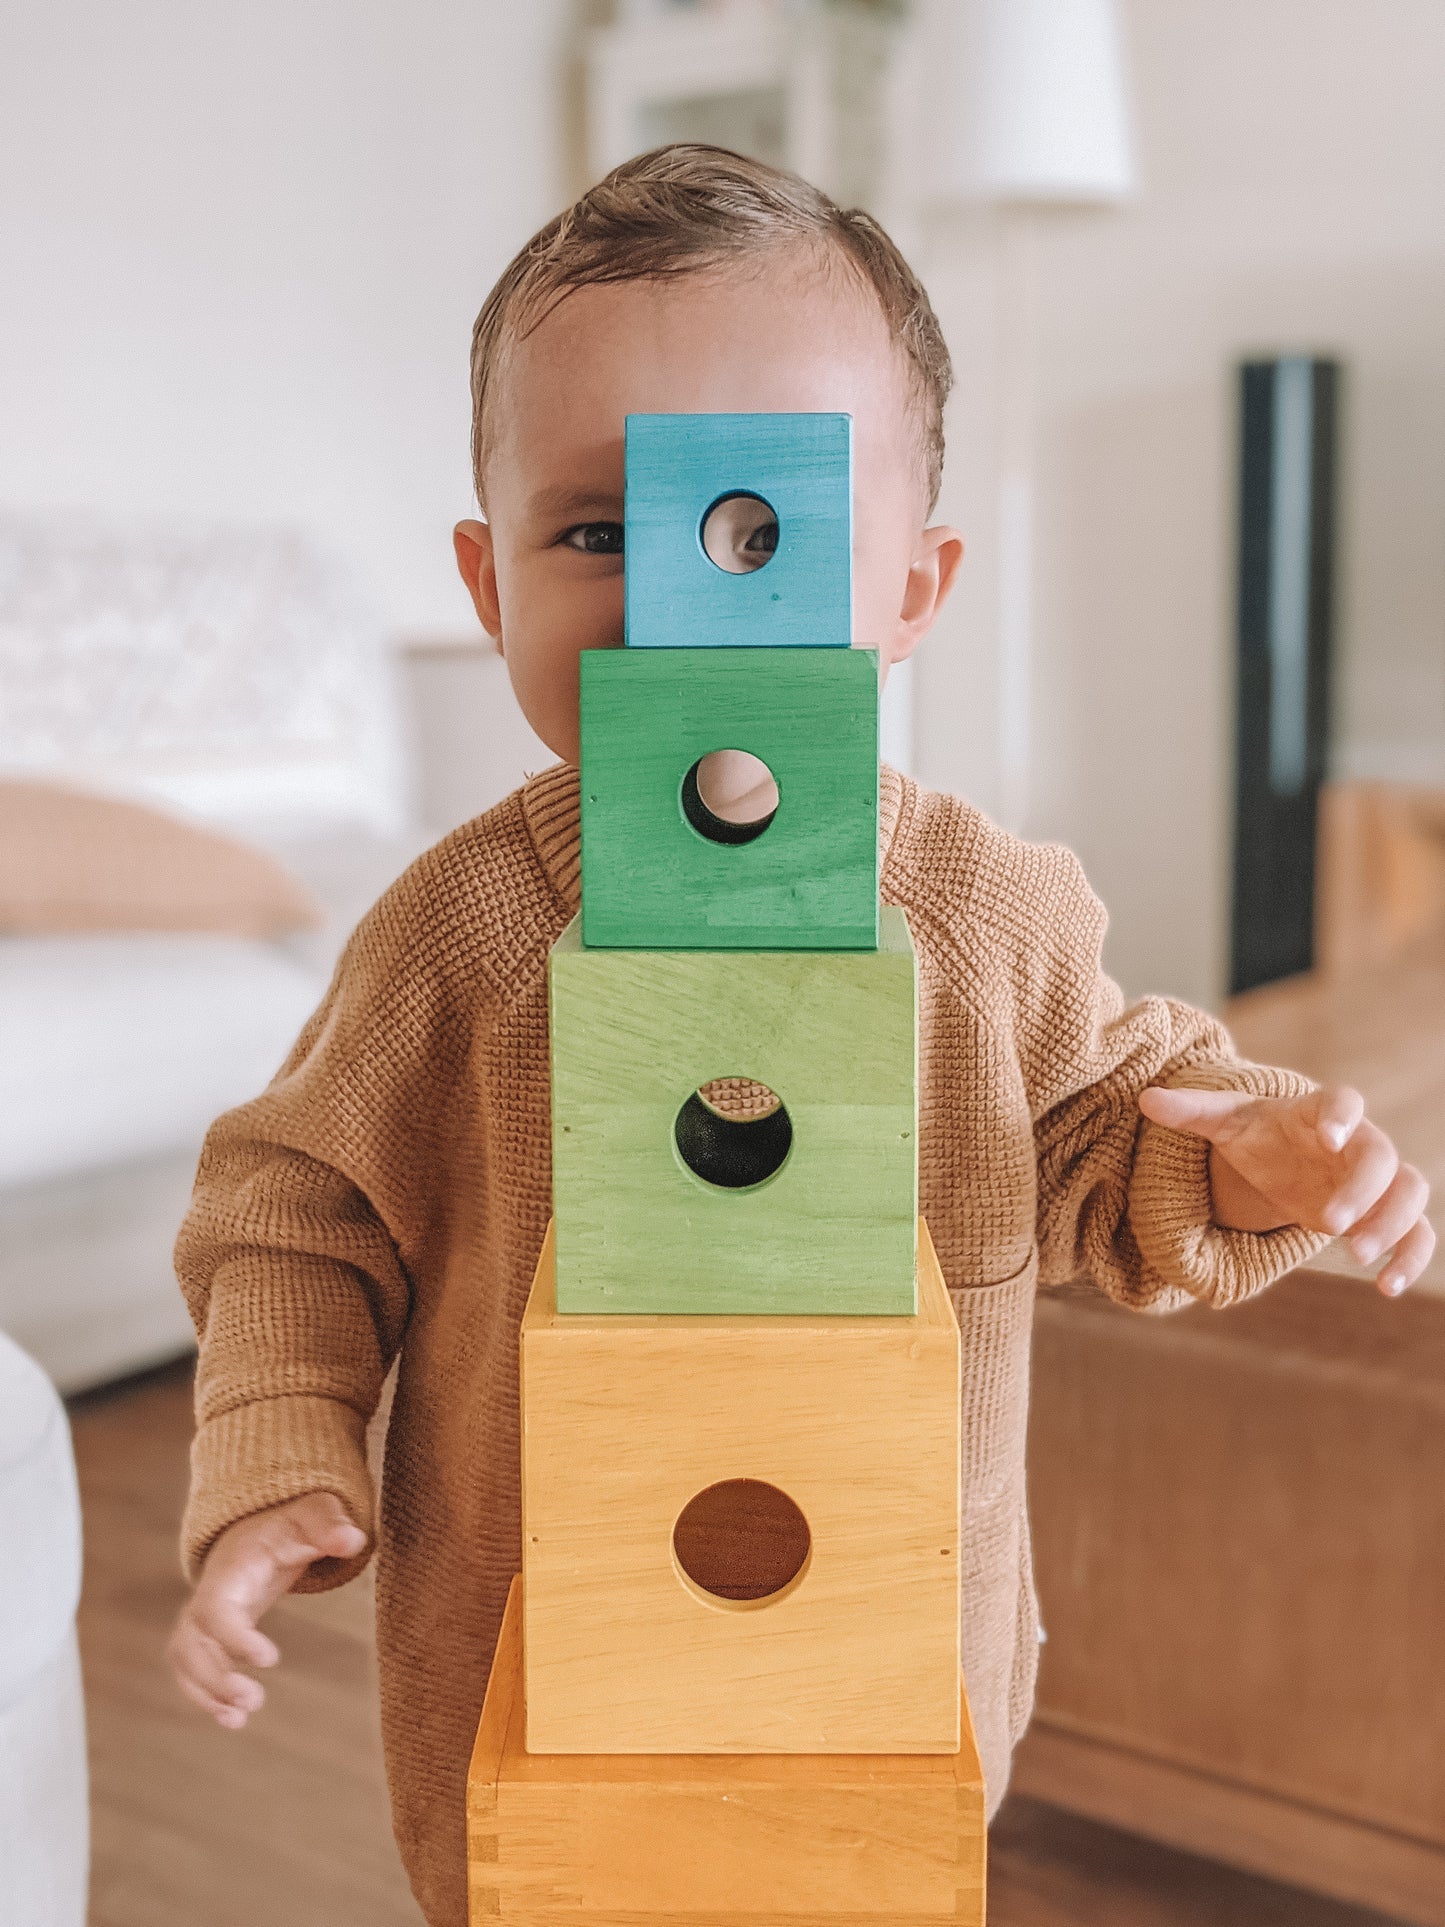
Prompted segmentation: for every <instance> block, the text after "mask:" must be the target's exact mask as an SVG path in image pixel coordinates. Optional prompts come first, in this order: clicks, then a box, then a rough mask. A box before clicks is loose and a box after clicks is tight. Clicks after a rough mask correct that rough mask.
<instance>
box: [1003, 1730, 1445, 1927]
mask: <svg viewBox="0 0 1445 1927" xmlns="http://www.w3.org/2000/svg"><path fill="white" fill-rule="evenodd" d="M1012 1784H1013V1786H1014V1787H1015V1788H1016V1789H1017V1790H1018V1791H1019V1792H1020V1793H1022V1794H1024V1795H1026V1796H1029V1795H1031V1796H1033V1797H1035V1798H1037V1799H1040V1800H1044V1801H1048V1802H1050V1803H1052V1804H1055V1805H1058V1806H1063V1807H1067V1808H1070V1809H1071V1810H1073V1811H1074V1812H1077V1813H1081V1814H1084V1815H1086V1816H1087V1817H1089V1818H1090V1819H1093V1820H1098V1821H1104V1822H1106V1823H1107V1824H1110V1825H1113V1826H1118V1827H1123V1828H1126V1829H1128V1830H1130V1831H1136V1832H1143V1833H1147V1834H1150V1835H1152V1836H1153V1837H1154V1838H1155V1839H1157V1840H1162V1841H1165V1842H1167V1843H1168V1844H1169V1845H1171V1846H1174V1847H1181V1848H1184V1849H1186V1850H1188V1851H1190V1852H1193V1853H1199V1854H1207V1855H1210V1856H1212V1857H1214V1858H1216V1859H1223V1860H1227V1861H1229V1862H1230V1863H1231V1864H1232V1865H1234V1866H1236V1867H1241V1868H1246V1869H1248V1870H1250V1871H1252V1872H1254V1873H1257V1874H1263V1875H1266V1876H1268V1877H1270V1878H1272V1879H1275V1880H1280V1881H1286V1882H1288V1883H1290V1884H1292V1885H1294V1886H1298V1887H1307V1888H1315V1889H1318V1890H1320V1891H1323V1892H1324V1893H1327V1894H1330V1895H1332V1896H1334V1897H1336V1898H1337V1899H1339V1900H1342V1901H1349V1902H1357V1903H1359V1904H1361V1905H1364V1906H1368V1907H1372V1908H1380V1909H1382V1910H1386V1911H1387V1912H1388V1913H1389V1915H1390V1917H1391V1918H1392V1919H1398V1920H1402V1921H1409V1922H1411V1923H1416V1924H1417V1927H1442V1923H1445V1849H1442V1848H1440V1847H1438V1846H1432V1845H1431V1844H1430V1843H1429V1842H1428V1841H1423V1840H1414V1839H1411V1838H1410V1837H1409V1836H1408V1835H1405V1834H1399V1833H1390V1832H1386V1831H1384V1830H1382V1829H1380V1828H1378V1827H1370V1826H1361V1825H1360V1824H1359V1823H1358V1822H1357V1821H1352V1820H1349V1819H1347V1818H1345V1817H1344V1816H1342V1815H1340V1814H1336V1813H1328V1812H1323V1811H1321V1810H1320V1809H1319V1808H1317V1807H1312V1806H1309V1805H1305V1804H1302V1803H1300V1802H1298V1801H1294V1800H1282V1799H1278V1798H1275V1797H1274V1796H1272V1795H1270V1794H1269V1793H1265V1792H1261V1791H1259V1790H1257V1789H1255V1788H1252V1787H1244V1786H1235V1785H1231V1784H1230V1783H1229V1781H1227V1780H1221V1779H1218V1778H1216V1777H1215V1776H1214V1775H1213V1774H1209V1773H1200V1772H1196V1771H1192V1770H1191V1769H1190V1768H1188V1767H1183V1766H1178V1765H1175V1764H1173V1763H1171V1762H1170V1761H1167V1760H1158V1759H1150V1758H1149V1757H1148V1756H1147V1755H1145V1754H1139V1753H1133V1752H1130V1751H1129V1750H1128V1749H1127V1748H1125V1747H1118V1746H1111V1745H1108V1744H1106V1743H1101V1742H1099V1741H1097V1740H1093V1739H1090V1738H1088V1737H1085V1736H1082V1735H1079V1734H1075V1733H1070V1732H1069V1731H1067V1730H1066V1729H1063V1728H1060V1727H1056V1726H1054V1725H1052V1724H1050V1723H1049V1722H1048V1721H1036V1722H1035V1724H1034V1725H1033V1727H1032V1728H1031V1729H1030V1730H1029V1732H1028V1734H1027V1735H1026V1736H1025V1738H1024V1740H1023V1743H1022V1745H1021V1746H1020V1747H1019V1750H1018V1753H1017V1754H1016V1755H1015V1760H1014V1775H1013V1781H1012ZM1221 1918H1222V1916H1221ZM1238 1918H1239V1919H1241V1920H1243V1919H1248V1920H1250V1921H1253V1920H1255V1919H1257V1918H1258V1915H1257V1914H1256V1913H1254V1912H1251V1913H1249V1914H1244V1913H1241V1914H1240V1915H1239V1916H1238Z"/></svg>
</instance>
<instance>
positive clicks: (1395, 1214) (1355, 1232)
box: [1350, 1164, 1430, 1265]
mask: <svg viewBox="0 0 1445 1927" xmlns="http://www.w3.org/2000/svg"><path fill="white" fill-rule="evenodd" d="M1429 1196H1430V1187H1429V1185H1428V1184H1426V1182H1425V1180H1424V1178H1423V1177H1421V1175H1420V1173H1419V1172H1418V1171H1417V1170H1416V1169H1415V1167H1414V1165H1413V1164H1402V1165H1401V1166H1400V1168H1399V1170H1398V1171H1396V1173H1395V1175H1394V1177H1393V1178H1392V1179H1391V1180H1390V1182H1389V1184H1388V1185H1386V1187H1385V1190H1384V1193H1383V1194H1382V1196H1381V1197H1380V1198H1379V1199H1378V1200H1377V1202H1376V1203H1375V1204H1373V1205H1371V1207H1370V1209H1369V1210H1368V1211H1367V1212H1366V1213H1365V1215H1364V1216H1363V1217H1362V1218H1361V1219H1359V1220H1358V1222H1357V1223H1356V1224H1355V1226H1354V1228H1353V1229H1352V1230H1351V1232H1350V1249H1351V1251H1353V1252H1354V1254H1355V1256H1356V1258H1358V1259H1359V1261H1360V1263H1361V1264H1362V1265H1371V1264H1373V1263H1374V1262H1375V1260H1376V1258H1378V1257H1379V1256H1380V1254H1381V1253H1382V1252H1385V1251H1388V1250H1389V1249H1390V1247H1391V1245H1394V1244H1398V1243H1399V1241H1400V1240H1401V1238H1403V1237H1404V1235H1405V1233H1406V1232H1407V1231H1408V1230H1409V1229H1410V1227H1411V1225H1413V1224H1414V1222H1415V1220H1416V1219H1417V1218H1418V1217H1419V1216H1420V1213H1421V1212H1422V1211H1423V1210H1424V1209H1425V1205H1426V1201H1427V1200H1428V1198H1429Z"/></svg>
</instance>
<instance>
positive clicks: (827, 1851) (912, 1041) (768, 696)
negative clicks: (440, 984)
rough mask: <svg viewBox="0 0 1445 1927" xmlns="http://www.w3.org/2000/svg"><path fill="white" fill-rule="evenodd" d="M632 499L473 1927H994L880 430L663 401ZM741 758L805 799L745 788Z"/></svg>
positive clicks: (484, 1744) (602, 662)
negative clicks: (855, 492) (969, 1685)
mask: <svg viewBox="0 0 1445 1927" xmlns="http://www.w3.org/2000/svg"><path fill="white" fill-rule="evenodd" d="M625 515H626V522H625V549H626V645H625V647H623V648H621V649H606V650H590V651H587V652H585V653H584V654H583V656H582V658H581V741H582V756H581V797H582V912H581V916H580V917H579V918H578V919H577V920H576V921H575V922H574V923H573V924H572V925H571V926H570V927H569V928H568V929H567V930H566V931H565V932H564V933H563V935H562V937H561V938H560V939H559V940H558V942H557V944H556V947H555V949H554V951H553V953H552V960H551V1049H552V1107H553V1116H552V1133H553V1200H554V1212H555V1218H554V1223H553V1226H552V1228H551V1230H549V1232H548V1236H547V1242H546V1244H545V1246H544V1248H543V1251H542V1255H541V1258H540V1260H539V1263H538V1267H537V1276H536V1280H535V1283H534V1285H533V1289H532V1295H531V1299H530V1302H529V1305H528V1308H527V1312H526V1316H525V1318H524V1320H523V1325H522V1346H521V1369H522V1455H523V1456H522V1481H523V1573H522V1577H521V1579H520V1580H519V1581H518V1582H517V1584H516V1585H515V1586H514V1588H513V1593H512V1598H511V1600H510V1602H509V1605H508V1612H507V1620H506V1625H505V1627H504V1630H503V1634H502V1639H501V1643H500V1645H499V1648H498V1654H497V1660H496V1663H495V1665H494V1668H493V1674H492V1682H491V1685H490V1687H489V1690H488V1695H487V1702H486V1707H485V1710H484V1712H483V1716H482V1721H481V1726H480V1729H479V1732H478V1738H477V1746H476V1751H475V1754H474V1757H473V1761H472V1769H471V1776H470V1781H469V1793H468V1810H469V1828H470V1834H469V1848H470V1857H471V1893H472V1909H473V1918H474V1920H476V1921H480V1920H482V1919H484V1918H492V1917H495V1916H497V1915H499V1914H500V1915H501V1916H503V1917H507V1918H510V1919H512V1920H513V1921H516V1922H525V1923H528V1924H529V1927H530V1924H532V1923H535V1924H536V1927H542V1924H543V1923H547V1924H548V1927H550V1924H551V1923H560V1922H563V1921H567V1922H570V1923H574V1924H580V1923H582V1922H588V1923H599V1924H602V1927H623V1923H627V1924H628V1927H639V1923H643V1922H662V1921H671V1920H674V1919H675V1920H678V1921H684V1920H686V1921H691V1922H693V1923H695V1924H696V1923H701V1922H702V1921H704V1920H705V1921H706V1922H707V1923H709V1927H722V1923H726V1922H731V1921H734V1920H736V1921H738V1922H744V1921H746V1922H754V1923H756V1922H760V1921H762V1920H765V1919H766V1920H778V1919H783V1920H787V1921H788V1922H790V1923H792V1927H806V1923H808V1922H810V1921H816V1922H821V1921H823V1920H834V1919H837V1918H839V1917H842V1916H847V1917H848V1918H849V1919H851V1920H853V1921H854V1922H856V1923H858V1924H859V1927H863V1924H864V1923H867V1922H872V1921H878V1922H882V1921H888V1922H890V1923H899V1922H904V1921H914V1920H919V1921H923V1920H930V1921H940V1922H941V1921H945V1920H946V1921H951V1922H959V1921H966V1922H970V1923H975V1922H981V1921H982V1919H983V1854H984V1822H983V1786H982V1780H981V1776H980V1773H979V1768H978V1760H977V1754H976V1751H975V1749H974V1744H973V1738H972V1733H971V1731H970V1728H969V1722H968V1716H967V1705H966V1701H965V1700H964V1698H963V1694H962V1690H961V1685H960V1676H959V1618H958V1613H959V1564H960V1547H959V1336H958V1328H957V1324H956V1322H955V1320H954V1317H953V1314H952V1310H951V1308H950V1306H949V1303H948V1298H947V1294H946V1292H945V1290H944V1286H943V1281H942V1278H941V1276H940V1274H939V1270H938V1266H937V1262H936V1259H935V1258H934V1255H933V1250H932V1246H931V1244H930V1242H929V1239H928V1233H927V1229H926V1227H925V1226H923V1225H922V1224H921V1223H920V1221H919V1219H918V1216H917V1129H918V1107H917V1013H916V996H917V992H916V967H915V960H914V953H913V947H912V942H911V939H910V936H909V931H908V926H907V923H906V921H905V919H904V917H903V915H902V913H901V912H900V911H898V910H896V909H892V908H885V909H883V910H882V911H881V912H880V908H879V901H878V691H879V680H878V658H877V656H876V654H875V653H874V652H872V651H867V650H862V649H854V648H852V647H851V646H850V645H851V640H852V637H851V626H852V624H851V603H852V594H851V580H852V576H851V570H852V561H851V555H852V423H851V420H850V418H849V417H848V416H846V415H830V414H819V415H642V416H632V417H630V418H629V420H628V424H627V451H626V509H625ZM722 750H731V751H742V752H746V753H747V755H749V756H751V757H753V758H756V759H758V760H757V763H755V764H750V765H747V767H748V768H749V769H754V770H757V771H758V775H759V779H760V780H759V791H760V793H761V794H763V795H764V796H765V798H766V800H767V805H768V806H767V807H765V808H762V809H761V810H757V809H755V810H753V811H752V812H751V813H749V812H748V811H747V810H741V809H737V808H729V807H728V806H727V805H726V804H725V803H724V802H723V801H722V800H721V799H720V798H719V797H718V796H717V795H716V794H715V793H713V792H711V791H710V788H709V780H708V778H709V771H710V770H712V769H715V768H716V767H717V765H716V764H712V763H709V762H708V761H707V759H708V758H709V757H710V756H711V755H712V753H713V752H715V751H722ZM732 765H733V767H734V768H735V769H736V768H737V767H739V766H740V763H739V759H736V758H734V759H732ZM761 765H765V766H766V770H765V771H763V770H762V769H761V767H760V766H761ZM768 775H770V776H771V779H772V781H771V784H769V783H768V782H767V777H768ZM714 804H715V805H716V808H714V807H712V806H713V805H714ZM740 816H746V817H747V820H743V821H740V820H738V818H739V817H740Z"/></svg>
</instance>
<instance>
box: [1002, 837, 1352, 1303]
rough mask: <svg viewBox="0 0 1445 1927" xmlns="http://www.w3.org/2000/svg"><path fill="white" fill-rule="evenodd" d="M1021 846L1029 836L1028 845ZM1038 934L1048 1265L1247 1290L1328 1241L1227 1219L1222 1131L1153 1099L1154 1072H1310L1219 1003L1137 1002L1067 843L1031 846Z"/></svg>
mask: <svg viewBox="0 0 1445 1927" xmlns="http://www.w3.org/2000/svg"><path fill="white" fill-rule="evenodd" d="M1020 847H1022V846H1020ZM1026 860H1027V861H1028V862H1029V864H1030V865H1031V866H1032V867H1033V868H1034V871H1035V874H1034V876H1033V878H1032V879H1031V888H1030V890H1029V892H1028V897H1029V900H1030V902H1031V904H1032V905H1033V908H1034V911H1035V913H1036V914H1035V916H1034V917H1031V919H1030V921H1031V923H1032V930H1031V932H1030V941H1029V942H1028V943H1027V945H1021V946H1019V948H1018V951H1017V952H1016V956H1015V980H1016V986H1017V992H1016V1003H1015V1008H1016V1012H1017V1023H1018V1044H1019V1051H1020V1059H1021V1062H1022V1064H1023V1067H1024V1076H1025V1083H1026V1086H1027V1089H1028V1097H1029V1105H1030V1111H1031V1114H1032V1117H1033V1121H1034V1145H1035V1153H1036V1160H1037V1171H1038V1212H1037V1227H1038V1243H1039V1268H1040V1277H1041V1279H1042V1280H1043V1281H1044V1282H1045V1283H1065V1282H1067V1281H1068V1280H1070V1279H1073V1278H1078V1277H1088V1278H1089V1279H1091V1280H1092V1281H1093V1282H1094V1283H1095V1284H1096V1285H1098V1286H1099V1287H1100V1289H1102V1290H1103V1291H1104V1292H1106V1293H1107V1294H1108V1296H1109V1297H1111V1298H1113V1299H1116V1300H1117V1301H1118V1302H1119V1303H1121V1304H1125V1305H1130V1306H1133V1307H1135V1308H1136V1309H1139V1310H1149V1311H1170V1310H1174V1309H1177V1308H1178V1307H1179V1306H1181V1305H1184V1304H1187V1303H1189V1302H1190V1301H1192V1300H1198V1301H1202V1302H1204V1303H1206V1304H1210V1305H1216V1306H1223V1305H1230V1304H1234V1303H1236V1302H1237V1301H1239V1300H1240V1299H1243V1298H1247V1297H1249V1296H1251V1295H1252V1294H1253V1293H1255V1292H1257V1291H1259V1290H1261V1289H1263V1287H1264V1286H1266V1285H1268V1284H1271V1283H1273V1281H1274V1280H1275V1279H1276V1278H1279V1277H1281V1276H1283V1274H1284V1273H1285V1272H1287V1271H1290V1270H1292V1269H1293V1268H1294V1267H1295V1266H1296V1265H1299V1264H1302V1263H1304V1262H1305V1260H1306V1259H1308V1258H1310V1257H1312V1256H1313V1255H1314V1254H1315V1253H1316V1252H1318V1251H1320V1250H1321V1249H1323V1247H1324V1245H1325V1244H1326V1243H1328V1239H1326V1238H1325V1237H1323V1236H1320V1235H1316V1234H1314V1233H1311V1232H1307V1231H1305V1230H1303V1229H1302V1228H1301V1227H1299V1226H1297V1225H1289V1226H1284V1227H1281V1228H1280V1229H1279V1230H1276V1231H1269V1232H1262V1233H1254V1232H1245V1231H1234V1230H1229V1229H1226V1228H1225V1227H1223V1226H1220V1225H1217V1224H1215V1223H1214V1221H1213V1200H1212V1197H1211V1193H1210V1185H1209V1145H1208V1143H1207V1142H1206V1141H1205V1140H1204V1139H1203V1138H1199V1137H1195V1136H1193V1135H1191V1134H1189V1133H1186V1132H1180V1131H1171V1130H1167V1129H1165V1128H1164V1127H1163V1126H1161V1125H1158V1124H1154V1123H1152V1122H1150V1121H1149V1120H1148V1119H1147V1118H1145V1117H1144V1116H1143V1115H1142V1113H1141V1112H1140V1110H1139V1105H1138V1099H1139V1093H1140V1092H1141V1091H1142V1090H1143V1089H1144V1088H1145V1086H1146V1085H1149V1084H1166V1085H1182V1086H1188V1087H1193V1088H1196V1089H1207V1090H1242V1091H1248V1092H1250V1093H1251V1094H1253V1095H1256V1096H1260V1097H1285V1096H1293V1095H1296V1094H1299V1093H1302V1092H1304V1091H1307V1090H1309V1089H1310V1088H1311V1086H1310V1084H1309V1081H1308V1079H1306V1078H1304V1077H1301V1076H1298V1075H1297V1074H1296V1073H1294V1072H1291V1071H1284V1070H1274V1069H1271V1068H1269V1067H1267V1066H1264V1065H1259V1064H1251V1063H1248V1062H1246V1061H1245V1060H1244V1059H1242V1058H1240V1057H1239V1056H1238V1055H1237V1054H1236V1052H1235V1050H1234V1047H1233V1045H1232V1043H1231V1042H1230V1039H1229V1035H1228V1033H1227V1032H1226V1031H1225V1029H1224V1027H1223V1025H1221V1024H1220V1023H1219V1022H1218V1021H1217V1020H1216V1019H1215V1018H1213V1017H1210V1016H1208V1015H1207V1014H1206V1013H1204V1012H1203V1011H1199V1010H1194V1009H1192V1008H1191V1007H1190V1006H1189V1005H1187V1004H1182V1003H1176V1002H1174V1001H1173V1000H1172V999H1169V998H1165V997H1146V998H1143V999H1141V1000H1140V1001H1139V1002H1138V1003H1135V1004H1131V1005H1127V1006H1126V1004H1125V1001H1124V998H1123V995H1122V993H1121V992H1120V990H1119V987H1118V985H1117V984H1115V983H1114V982H1113V981H1112V979H1111V978H1110V977H1109V976H1108V975H1107V974H1106V973H1105V971H1104V969H1103V967H1102V963H1101V953H1102V948H1103V940H1104V931H1105V928H1106V921H1107V920H1106V918H1105V914H1104V910H1103V907H1102V905H1101V904H1100V903H1099V901H1098V899H1097V898H1096V897H1095V896H1094V894H1093V892H1092V891H1091V890H1090V889H1089V886H1088V884H1087V883H1086V882H1085V880H1084V876H1083V872H1082V870H1081V868H1080V866H1079V863H1078V860H1077V858H1075V857H1074V856H1073V855H1072V853H1071V852H1069V851H1068V850H1064V849H1060V848H1057V847H1047V848H1042V849H1031V850H1029V851H1028V855H1027V859H1026Z"/></svg>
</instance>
